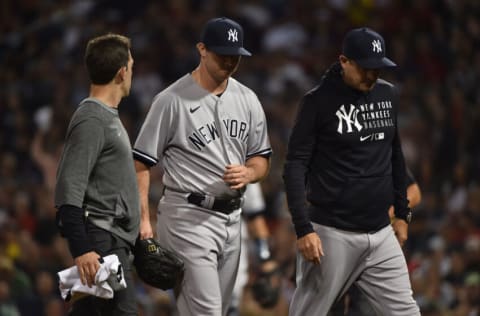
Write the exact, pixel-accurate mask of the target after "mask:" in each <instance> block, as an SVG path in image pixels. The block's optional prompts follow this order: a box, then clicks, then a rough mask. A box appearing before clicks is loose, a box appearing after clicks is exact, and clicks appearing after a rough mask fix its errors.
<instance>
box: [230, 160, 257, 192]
mask: <svg viewBox="0 0 480 316" xmlns="http://www.w3.org/2000/svg"><path fill="white" fill-rule="evenodd" d="M252 173H253V171H252V170H251V169H250V168H248V167H247V166H244V165H227V166H226V167H225V173H224V174H223V181H225V183H226V184H228V186H229V187H230V189H232V190H238V189H241V188H243V187H244V186H246V185H247V184H249V183H250V182H251V181H252V179H253V174H252Z"/></svg>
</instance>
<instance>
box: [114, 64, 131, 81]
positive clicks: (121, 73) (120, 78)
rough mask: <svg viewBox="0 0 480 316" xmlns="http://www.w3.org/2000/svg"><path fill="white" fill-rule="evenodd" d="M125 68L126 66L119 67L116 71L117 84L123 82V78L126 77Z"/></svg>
mask: <svg viewBox="0 0 480 316" xmlns="http://www.w3.org/2000/svg"><path fill="white" fill-rule="evenodd" d="M127 67H128V65H126V66H122V67H120V69H118V71H117V74H116V75H115V79H116V80H118V81H119V82H122V81H123V80H125V76H126V75H127Z"/></svg>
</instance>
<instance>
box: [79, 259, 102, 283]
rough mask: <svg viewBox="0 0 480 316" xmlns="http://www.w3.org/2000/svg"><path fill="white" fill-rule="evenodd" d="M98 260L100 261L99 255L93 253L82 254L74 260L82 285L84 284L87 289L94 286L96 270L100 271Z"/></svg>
mask: <svg viewBox="0 0 480 316" xmlns="http://www.w3.org/2000/svg"><path fill="white" fill-rule="evenodd" d="M98 259H100V255H99V254H98V253H96V252H95V251H90V252H87V253H84V254H83V255H81V256H78V257H76V258H75V265H76V266H77V269H78V274H79V276H80V281H81V282H82V284H83V285H85V284H86V285H88V287H92V285H94V284H95V275H96V274H97V271H98V269H100V261H99V260H98Z"/></svg>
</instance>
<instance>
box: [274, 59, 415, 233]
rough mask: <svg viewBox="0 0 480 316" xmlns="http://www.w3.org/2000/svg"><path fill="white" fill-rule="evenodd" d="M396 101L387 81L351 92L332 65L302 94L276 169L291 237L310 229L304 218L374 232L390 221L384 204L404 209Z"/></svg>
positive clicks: (398, 209) (345, 228) (399, 212)
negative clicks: (283, 160) (280, 164)
mask: <svg viewBox="0 0 480 316" xmlns="http://www.w3.org/2000/svg"><path fill="white" fill-rule="evenodd" d="M397 107H398V100H397V94H396V91H395V88H394V86H393V85H392V84H390V83H388V82H387V81H384V80H382V79H378V80H377V83H376V85H375V87H374V88H373V89H372V90H371V91H369V92H367V93H364V92H361V91H358V90H355V89H353V88H351V87H349V86H347V85H346V84H345V83H344V82H343V79H342V77H341V66H340V64H339V63H336V64H334V65H332V66H331V67H330V69H329V70H327V72H326V73H325V74H324V76H323V77H322V79H321V82H320V84H319V85H318V86H317V87H316V88H314V89H313V90H311V91H309V92H308V93H307V94H306V95H305V96H304V97H303V99H302V102H301V104H300V107H299V110H298V114H297V118H296V122H295V125H294V128H293V130H292V133H291V135H290V140H289V144H288V153H287V159H286V163H285V167H284V175H283V178H284V182H285V190H286V194H287V201H288V205H289V210H290V212H291V214H292V220H293V223H294V225H295V230H296V233H297V237H302V236H304V235H306V234H308V233H310V232H312V231H313V228H312V225H311V221H313V222H315V223H318V224H322V225H327V226H332V227H336V228H339V229H344V230H350V231H362V232H374V231H378V230H379V229H381V228H383V227H385V226H386V225H388V224H389V223H390V219H389V217H388V212H387V211H388V208H389V207H390V205H394V206H395V212H396V214H404V213H406V212H407V211H408V206H407V205H408V200H407V199H406V181H405V179H406V171H405V162H404V158H403V154H402V150H401V145H400V139H399V135H398V130H397Z"/></svg>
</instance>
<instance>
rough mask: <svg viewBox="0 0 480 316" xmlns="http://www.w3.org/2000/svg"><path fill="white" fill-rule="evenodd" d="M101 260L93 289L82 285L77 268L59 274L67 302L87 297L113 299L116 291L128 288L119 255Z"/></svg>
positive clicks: (62, 293) (60, 286)
mask: <svg viewBox="0 0 480 316" xmlns="http://www.w3.org/2000/svg"><path fill="white" fill-rule="evenodd" d="M101 259H102V260H100V262H101V264H100V268H99V269H98V271H97V274H96V275H95V284H94V285H92V287H88V285H83V284H82V281H81V280H80V276H79V274H78V269H77V266H73V267H70V268H68V269H65V270H62V271H60V272H58V273H57V275H58V280H59V288H60V293H61V295H62V298H63V299H64V300H65V301H67V302H68V301H74V300H77V299H79V298H81V297H83V296H85V295H95V296H98V297H101V298H105V299H111V298H113V292H114V291H118V290H121V289H125V288H127V283H126V282H125V278H124V275H123V268H122V264H121V263H120V261H119V260H118V257H117V255H108V256H105V257H103V258H101ZM102 261H103V262H102Z"/></svg>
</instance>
